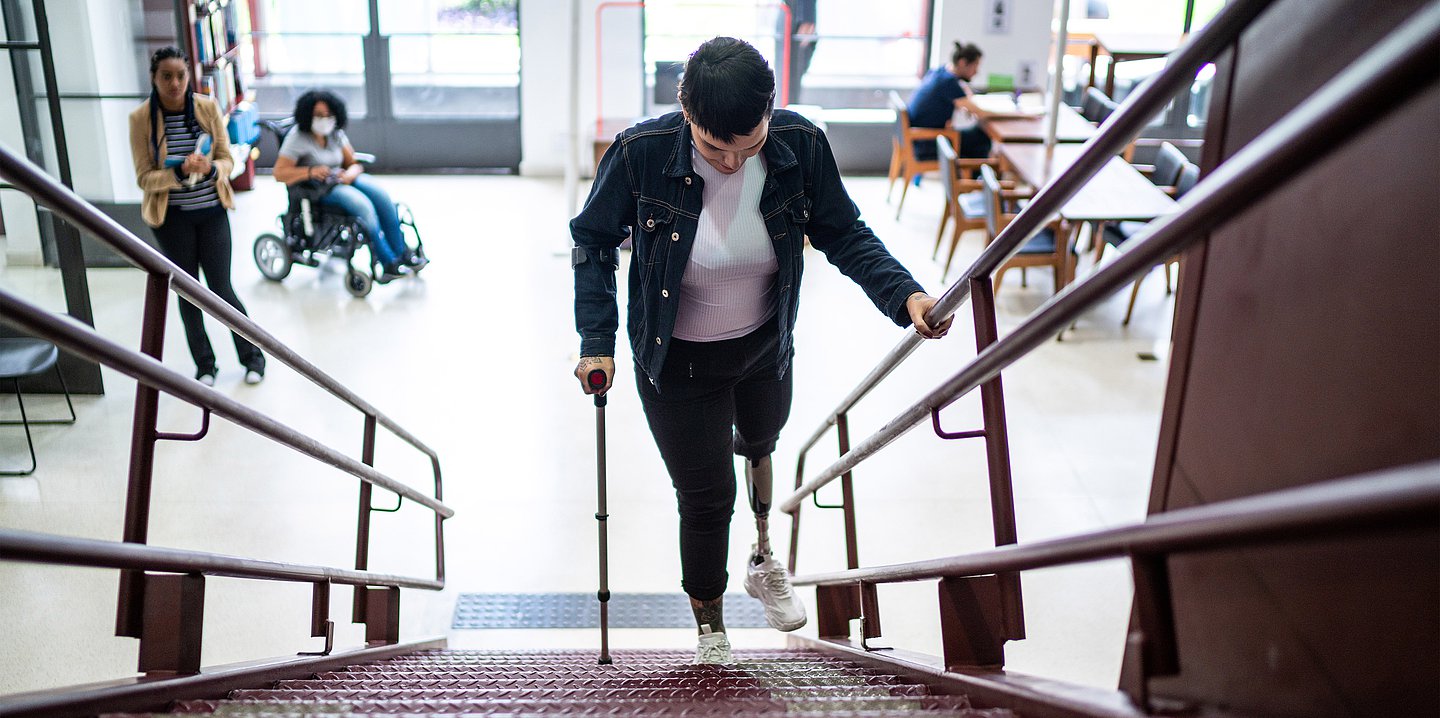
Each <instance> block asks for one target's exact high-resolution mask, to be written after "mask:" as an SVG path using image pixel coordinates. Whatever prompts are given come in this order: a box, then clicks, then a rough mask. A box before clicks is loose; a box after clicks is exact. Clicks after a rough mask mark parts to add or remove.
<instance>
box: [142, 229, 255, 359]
mask: <svg viewBox="0 0 1440 718" xmlns="http://www.w3.org/2000/svg"><path fill="white" fill-rule="evenodd" d="M155 239H157V240H159V242H160V251H161V252H164V253H165V256H166V257H168V258H169V259H170V261H172V262H174V263H175V264H176V265H178V266H179V267H180V268H181V269H183V270H185V272H186V273H187V274H189V275H190V276H192V277H195V278H196V279H199V278H200V271H201V270H202V269H203V270H204V271H205V284H206V285H208V286H209V287H210V291H212V292H215V294H217V295H219V296H220V298H221V299H224V300H225V302H226V303H227V304H229V305H230V306H232V307H235V308H236V309H238V310H240V313H241V314H244V313H245V306H244V305H243V304H241V303H240V298H239V297H237V296H235V288H234V287H232V286H230V218H229V217H228V216H226V214H225V208H224V207H218V206H217V207H207V208H205V209H194V210H189V211H186V210H182V209H178V208H176V207H171V208H169V211H167V212H166V213H165V223H164V224H162V225H160V226H159V227H156V228H155ZM179 305H180V323H181V324H184V325H185V341H186V342H187V343H189V345H190V356H191V357H194V359H195V368H196V370H197V371H199V372H202V373H203V372H205V371H207V370H211V371H213V370H214V369H215V350H214V349H213V348H212V347H211V346H210V337H209V336H208V335H206V334H205V314H204V312H201V311H200V308H199V307H197V306H195V305H194V304H191V303H190V302H189V301H188V300H185V299H181V300H179ZM234 337H235V353H236V354H237V355H239V357H240V363H241V364H243V365H244V366H245V368H246V369H254V370H255V371H258V372H261V373H263V372H264V371H265V355H264V354H261V353H260V348H259V347H257V346H255V345H254V344H251V343H250V342H249V341H247V340H246V339H245V338H244V337H242V336H240V335H239V334H235V335H234Z"/></svg>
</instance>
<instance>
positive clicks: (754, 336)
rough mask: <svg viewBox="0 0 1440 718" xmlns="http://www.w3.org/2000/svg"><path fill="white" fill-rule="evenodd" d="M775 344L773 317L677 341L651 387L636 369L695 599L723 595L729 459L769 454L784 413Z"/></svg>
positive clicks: (730, 501) (787, 383)
mask: <svg viewBox="0 0 1440 718" xmlns="http://www.w3.org/2000/svg"><path fill="white" fill-rule="evenodd" d="M779 341H780V332H779V326H778V322H777V321H776V320H775V319H771V320H770V321H769V322H768V323H766V324H765V326H763V327H761V328H760V329H757V330H755V331H754V332H751V333H750V334H748V335H746V336H743V337H740V338H737V339H726V340H723V341H717V342H687V341H683V340H680V339H675V340H673V344H672V345H671V347H670V353H669V355H668V356H667V357H666V358H665V366H664V368H662V369H661V372H660V381H659V390H658V391H657V390H656V387H654V386H652V385H651V384H650V382H649V381H647V380H646V379H645V372H644V371H643V370H642V369H639V368H638V367H637V369H636V371H635V376H636V377H637V380H636V382H637V384H638V385H639V392H640V403H641V405H642V406H643V407H644V409H645V419H646V421H648V422H649V424H650V433H651V434H652V435H654V437H655V444H656V446H658V447H659V448H660V456H661V458H663V459H664V460H665V468H666V469H667V470H668V471H669V473H670V482H671V483H672V484H673V485H674V486H675V498H676V500H677V502H678V504H679V511H680V571H681V578H682V581H681V584H682V585H683V586H684V588H685V593H687V594H689V595H690V596H691V597H692V598H694V599H696V600H699V601H708V600H711V599H715V598H718V597H720V596H721V595H723V594H724V593H725V586H726V584H727V583H728V582H729V578H730V577H729V573H728V572H727V571H726V570H725V565H726V562H727V561H728V558H729V548H730V518H731V516H732V515H733V514H734V512H735V496H736V490H735V486H736V479H735V463H734V461H735V460H734V456H735V455H736V454H739V455H740V456H744V457H746V458H747V459H760V458H761V457H764V456H768V455H770V453H771V452H773V451H774V450H775V440H776V438H777V437H778V436H779V435H780V429H781V427H783V426H785V421H786V419H788V418H789V417H790V400H791V397H792V385H791V375H790V373H789V371H788V370H787V371H786V373H785V376H778V375H777V367H778V365H779V364H778V359H777V356H778V354H779V350H778V348H777V347H776V344H777V343H778V342H779ZM787 365H788V362H787Z"/></svg>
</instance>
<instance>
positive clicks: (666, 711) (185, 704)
mask: <svg viewBox="0 0 1440 718" xmlns="http://www.w3.org/2000/svg"><path fill="white" fill-rule="evenodd" d="M172 710H173V712H175V713H187V714H196V713H200V714H205V713H210V714H214V715H216V716H257V715H326V716H329V715H333V714H337V713H348V714H355V715H385V716H394V715H407V714H413V715H449V716H456V715H504V716H520V715H587V714H588V715H606V716H641V715H644V716H679V715H685V716H744V715H786V716H793V715H799V714H805V713H811V714H814V715H817V716H821V715H824V716H851V715H854V716H861V715H864V716H871V715H924V716H932V715H950V714H958V715H963V716H966V717H967V718H979V717H980V716H985V717H986V718H1002V717H1003V718H1011V716H1012V714H1010V713H1008V712H996V711H993V710H992V711H975V710H973V709H971V707H970V702H969V700H968V699H967V698H965V697H964V696H926V697H915V698H907V697H883V698H879V697H863V698H832V699H815V700H788V699H781V698H773V699H770V700H762V699H746V700H702V701H673V700H633V701H622V702H614V701H595V702H586V701H564V702H558V701H542V700H511V701H506V700H501V701H481V700H433V701H424V700H418V701H409V700H355V701H285V702H274V701H248V700H245V701H214V700H205V701H177V702H176V704H175V705H174V707H173V709H172Z"/></svg>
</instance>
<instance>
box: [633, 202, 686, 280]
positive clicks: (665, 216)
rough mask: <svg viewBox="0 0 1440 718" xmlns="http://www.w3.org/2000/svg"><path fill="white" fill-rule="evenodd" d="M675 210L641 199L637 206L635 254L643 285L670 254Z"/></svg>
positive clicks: (673, 234) (673, 233)
mask: <svg viewBox="0 0 1440 718" xmlns="http://www.w3.org/2000/svg"><path fill="white" fill-rule="evenodd" d="M674 225H675V210H674V209H673V208H671V207H670V206H668V205H665V204H661V203H659V202H655V201H652V200H647V199H645V198H644V197H641V198H640V200H639V201H638V202H636V206H635V233H636V235H637V236H636V241H635V252H636V259H638V260H639V261H640V262H641V272H640V277H641V281H642V283H647V282H649V280H650V274H651V272H652V271H653V270H654V269H655V265H657V264H659V263H660V262H661V261H662V259H661V258H662V257H665V256H666V255H668V254H669V247H668V246H666V245H668V244H669V243H670V241H671V238H672V237H675V236H676V235H675V229H674Z"/></svg>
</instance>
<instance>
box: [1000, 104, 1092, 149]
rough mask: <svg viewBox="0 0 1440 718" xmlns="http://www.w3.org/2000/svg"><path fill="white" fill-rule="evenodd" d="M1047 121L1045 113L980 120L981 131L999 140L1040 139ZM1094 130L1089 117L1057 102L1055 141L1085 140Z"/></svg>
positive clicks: (1028, 141)
mask: <svg viewBox="0 0 1440 718" xmlns="http://www.w3.org/2000/svg"><path fill="white" fill-rule="evenodd" d="M1048 123H1049V119H1048V118H1047V117H1004V118H992V119H988V120H981V121H980V124H981V126H983V127H984V128H985V134H987V135H989V136H990V139H992V140H994V141H995V142H998V143H1001V144H1010V143H1017V142H1019V143H1036V142H1044V141H1045V130H1046V128H1047V125H1048ZM1095 133H1096V129H1095V126H1094V125H1092V124H1090V121H1089V120H1086V119H1085V118H1084V117H1081V116H1080V113H1078V112H1076V111H1075V110H1074V109H1072V108H1071V107H1070V106H1069V105H1060V115H1059V120H1058V121H1057V122H1056V123H1055V139H1056V141H1058V142H1085V141H1087V140H1089V139H1090V138H1091V137H1094V136H1095Z"/></svg>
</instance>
